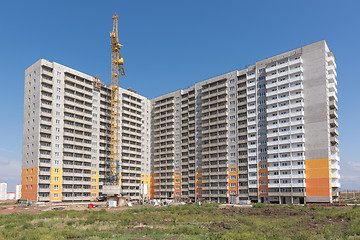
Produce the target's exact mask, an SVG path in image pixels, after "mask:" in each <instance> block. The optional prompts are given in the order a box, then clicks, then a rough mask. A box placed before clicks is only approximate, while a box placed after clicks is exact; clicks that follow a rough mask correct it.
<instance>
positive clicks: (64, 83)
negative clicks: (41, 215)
mask: <svg viewBox="0 0 360 240" xmlns="http://www.w3.org/2000/svg"><path fill="white" fill-rule="evenodd" d="M119 94H120V97H119V99H120V111H119V112H120V115H121V118H120V120H119V126H120V129H119V139H120V146H119V149H120V155H121V159H120V161H119V163H120V164H119V165H120V175H121V181H120V183H119V184H120V185H121V193H122V195H123V196H125V197H127V198H130V199H139V198H140V197H148V194H149V193H145V195H146V196H140V190H141V185H146V184H149V183H150V157H151V154H150V151H151V145H150V134H151V132H150V127H151V119H150V112H151V104H150V100H148V99H146V98H145V97H142V96H140V95H139V94H137V93H135V92H134V91H131V90H124V89H120V91H119ZM110 122H111V90H110V86H108V85H106V84H103V83H101V82H100V80H99V79H98V78H94V77H92V76H89V75H86V74H83V73H81V72H78V71H75V70H73V69H70V68H68V67H65V66H63V65H60V64H57V63H55V62H53V63H51V62H49V61H47V60H44V59H41V60H39V61H38V62H36V63H35V64H33V65H32V66H30V67H29V68H28V69H27V70H26V71H25V87H24V128H23V160H22V197H23V198H29V199H33V200H37V201H76V200H81V201H83V200H94V199H96V197H98V196H99V194H101V193H102V188H103V185H104V184H105V183H106V181H107V179H108V174H109V159H110V127H111V124H110Z"/></svg>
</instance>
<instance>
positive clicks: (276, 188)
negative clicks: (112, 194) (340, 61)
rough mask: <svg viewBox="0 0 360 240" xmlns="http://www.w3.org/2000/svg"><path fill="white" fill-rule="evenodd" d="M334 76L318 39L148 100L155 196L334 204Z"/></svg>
mask: <svg viewBox="0 0 360 240" xmlns="http://www.w3.org/2000/svg"><path fill="white" fill-rule="evenodd" d="M336 76H337V74H336V64H335V57H334V54H333V53H332V52H331V51H330V50H329V48H328V46H327V44H326V42H325V41H320V42H316V43H313V44H310V45H307V46H304V47H301V48H298V49H295V50H292V51H289V52H286V53H283V54H280V55H277V56H274V57H271V58H268V59H265V60H262V61H259V62H256V64H254V65H252V66H249V67H247V68H246V69H243V70H240V71H233V72H230V73H227V74H224V75H221V76H218V77H215V78H212V79H209V80H206V81H202V82H200V83H197V84H195V85H194V86H193V87H190V88H189V89H186V90H179V91H176V92H173V93H170V94H167V95H164V96H161V97H158V98H155V99H153V100H152V105H153V118H154V122H153V138H154V147H153V150H154V175H155V177H154V178H155V180H156V181H155V183H154V192H155V198H160V199H166V198H171V199H183V200H184V199H189V200H193V201H195V200H196V199H198V198H200V199H205V200H210V201H217V202H230V203H235V202H241V201H243V200H251V201H253V202H272V203H304V202H332V201H337V199H338V196H339V188H340V183H339V179H340V176H339V173H338V170H339V169H340V167H339V164H338V163H339V156H338V152H339V149H338V147H337V145H338V140H337V136H338V131H337V127H338V123H337V121H336V119H337V117H338V116H337V113H336V111H337V104H336V103H337V97H336V94H337V88H336V85H337V81H336ZM179 163H180V164H179Z"/></svg>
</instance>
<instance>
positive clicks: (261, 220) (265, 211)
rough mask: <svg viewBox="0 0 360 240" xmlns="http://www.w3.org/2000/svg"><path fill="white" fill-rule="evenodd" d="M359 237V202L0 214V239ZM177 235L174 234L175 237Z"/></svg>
mask: <svg viewBox="0 0 360 240" xmlns="http://www.w3.org/2000/svg"><path fill="white" fill-rule="evenodd" d="M174 236H177V237H178V239H224V240H225V239H299V240H300V239H301V240H302V239H309V240H310V239H314V240H315V239H316V240H317V239H360V207H354V208H324V207H314V206H311V207H299V206H292V205H266V204H254V208H252V209H240V208H229V209H219V208H218V205H217V204H203V205H202V206H195V205H184V206H168V207H145V206H144V207H135V208H132V209H129V210H125V211H122V212H116V213H114V212H107V211H106V210H105V209H102V210H100V211H91V210H86V211H51V212H50V211H49V212H44V213H42V214H38V215H35V214H34V215H29V214H18V213H13V214H9V215H2V214H0V239H134V238H135V239H136V238H145V239H169V238H173V237H174ZM175 239H177V238H175Z"/></svg>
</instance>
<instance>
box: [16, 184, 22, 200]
mask: <svg viewBox="0 0 360 240" xmlns="http://www.w3.org/2000/svg"><path fill="white" fill-rule="evenodd" d="M20 198H21V185H16V188H15V199H16V200H18V199H20Z"/></svg>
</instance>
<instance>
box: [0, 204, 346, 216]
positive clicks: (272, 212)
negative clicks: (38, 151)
mask: <svg viewBox="0 0 360 240" xmlns="http://www.w3.org/2000/svg"><path fill="white" fill-rule="evenodd" d="M0 204H1V202H0ZM88 204H94V205H98V207H97V208H88ZM139 206H140V205H135V206H133V207H132V208H136V207H139ZM158 207H160V206H158ZM351 207H352V206H340V207H338V208H351ZM219 208H220V209H222V210H223V211H222V213H221V214H224V213H225V214H226V213H228V214H234V213H238V214H253V215H262V216H265V217H266V216H272V217H274V216H277V217H284V216H294V215H298V216H303V215H309V214H311V212H309V210H306V209H303V210H301V211H299V212H294V211H292V210H291V209H289V208H281V209H280V208H251V206H249V207H236V206H232V205H225V204H224V205H220V207H219ZM101 209H106V211H108V212H121V211H124V210H126V209H130V207H117V208H108V207H107V206H106V202H82V203H47V204H36V205H33V206H30V207H19V206H17V204H16V202H15V201H13V202H7V205H0V214H10V213H26V214H40V213H43V212H46V211H58V210H77V211H84V210H90V211H100V210H101Z"/></svg>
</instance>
